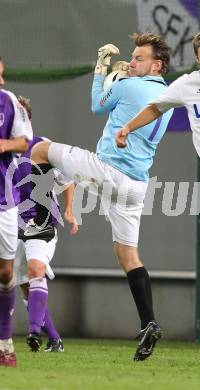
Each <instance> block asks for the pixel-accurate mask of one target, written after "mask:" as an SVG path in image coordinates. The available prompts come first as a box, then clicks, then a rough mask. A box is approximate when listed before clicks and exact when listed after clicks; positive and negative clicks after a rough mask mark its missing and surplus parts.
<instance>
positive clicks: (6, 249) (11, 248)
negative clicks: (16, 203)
mask: <svg viewBox="0 0 200 390" xmlns="http://www.w3.org/2000/svg"><path fill="white" fill-rule="evenodd" d="M17 219H18V209H17V207H13V208H12V209H9V210H6V211H0V258H1V259H3V260H14V258H15V252H16V249H17V235H18V220H17Z"/></svg>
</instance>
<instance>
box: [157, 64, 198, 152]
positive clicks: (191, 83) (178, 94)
mask: <svg viewBox="0 0 200 390" xmlns="http://www.w3.org/2000/svg"><path fill="white" fill-rule="evenodd" d="M151 103H153V104H156V106H157V107H158V109H159V111H161V112H166V111H167V110H169V109H170V108H172V107H181V106H184V107H185V108H186V109H187V113H188V117H189V121H190V126H191V130H192V132H193V144H194V147H195V149H196V151H197V153H198V155H199V156H200V71H194V72H192V73H190V74H184V75H183V76H181V77H179V78H178V79H177V80H175V81H174V82H173V83H172V84H171V85H170V86H169V87H168V88H167V89H166V90H165V91H164V92H163V93H162V95H160V96H159V97H158V98H156V99H154V100H152V102H151Z"/></svg>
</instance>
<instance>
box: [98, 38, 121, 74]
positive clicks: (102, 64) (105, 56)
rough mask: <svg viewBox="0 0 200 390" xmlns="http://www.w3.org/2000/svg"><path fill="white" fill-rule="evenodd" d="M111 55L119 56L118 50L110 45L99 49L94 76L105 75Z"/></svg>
mask: <svg viewBox="0 0 200 390" xmlns="http://www.w3.org/2000/svg"><path fill="white" fill-rule="evenodd" d="M113 55H119V49H118V47H116V46H115V45H113V44H112V43H108V44H107V45H104V46H102V47H100V48H99V50H98V60H97V65H96V67H95V73H96V74H103V75H105V76H106V75H107V68H108V66H109V65H110V60H111V57H112V56H113Z"/></svg>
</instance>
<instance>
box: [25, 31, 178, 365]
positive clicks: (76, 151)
mask: <svg viewBox="0 0 200 390" xmlns="http://www.w3.org/2000/svg"><path fill="white" fill-rule="evenodd" d="M134 40H135V43H136V48H135V50H134V51H133V53H132V60H131V62H130V76H131V77H130V78H128V79H126V78H125V79H123V80H120V81H118V82H115V83H113V84H112V85H111V88H109V89H108V90H106V91H104V90H103V86H104V81H105V78H106V74H107V67H108V66H109V64H110V59H111V55H112V54H118V53H119V50H118V49H117V48H116V47H115V46H114V45H112V44H108V45H105V46H103V47H102V48H100V49H99V58H98V62H97V66H96V68H95V75H94V81H93V86H92V110H93V112H95V113H99V114H103V113H109V118H108V121H107V122H106V125H105V128H104V131H103V135H102V137H101V139H100V140H99V142H98V145H97V152H96V154H94V153H90V152H89V151H87V150H82V149H80V148H77V147H72V146H69V145H62V144H56V143H52V144H49V143H43V144H42V143H41V144H40V145H38V146H35V147H34V148H33V151H32V158H33V160H34V161H35V162H37V163H47V162H48V161H49V163H50V164H51V165H52V166H53V167H56V168H58V169H59V170H60V171H61V172H62V173H63V174H64V175H66V176H67V177H69V178H71V179H72V180H74V181H80V182H82V181H84V182H85V183H87V184H88V187H89V191H95V192H97V191H98V190H99V194H101V200H102V206H103V207H104V210H105V213H106V215H107V218H108V220H109V221H110V223H111V227H112V236H113V242H114V251H115V253H116V255H117V258H118V261H119V263H120V265H121V267H122V268H123V270H124V271H125V273H126V275H127V279H128V283H129V287H130V290H131V293H132V295H133V298H134V300H135V303H136V306H137V309H138V313H139V316H140V319H141V332H140V335H139V338H140V342H139V345H138V348H137V351H136V353H135V356H134V359H135V360H145V359H146V358H147V357H148V356H150V355H151V354H152V351H153V348H154V346H155V343H156V341H157V340H158V339H159V338H160V337H161V336H162V329H161V328H160V326H159V325H158V324H157V323H156V321H155V317H154V312H153V304H152V293H151V283H150V279H149V275H148V272H147V270H146V269H145V267H144V265H143V263H142V262H141V260H140V258H139V254H138V250H137V245H138V236H139V226H140V217H141V213H142V209H143V201H144V197H145V193H146V189H147V185H148V179H149V174H148V171H149V168H150V166H151V165H152V163H153V157H154V154H155V150H156V147H157V145H158V143H159V141H160V139H161V138H162V136H163V134H164V132H165V130H166V127H167V124H168V121H169V119H170V117H171V114H172V112H170V114H169V115H166V114H165V115H164V116H163V118H162V121H159V122H156V123H154V124H152V125H151V126H149V127H146V128H143V129H142V130H141V132H139V133H138V134H135V135H134V136H133V137H131V139H130V142H129V147H128V148H126V149H123V150H122V149H119V148H117V146H116V143H115V135H116V132H117V130H118V129H119V128H120V127H121V126H122V124H123V123H124V122H126V121H127V120H128V119H129V118H130V117H132V116H133V113H134V112H135V113H137V112H138V111H140V110H141V109H142V108H143V107H144V106H145V105H146V104H147V103H148V102H149V101H150V100H152V99H154V98H156V97H157V96H159V95H160V93H161V91H163V90H165V89H166V84H165V82H164V80H163V78H162V76H161V75H162V74H164V73H165V72H166V71H167V68H168V64H169V47H168V46H167V45H166V43H165V42H164V41H163V40H162V39H161V38H160V37H158V36H155V35H154V34H150V33H146V34H141V35H139V34H136V35H135V36H134Z"/></svg>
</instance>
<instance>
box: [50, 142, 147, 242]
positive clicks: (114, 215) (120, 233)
mask: <svg viewBox="0 0 200 390" xmlns="http://www.w3.org/2000/svg"><path fill="white" fill-rule="evenodd" d="M48 159H49V162H50V164H51V165H52V166H53V167H55V168H58V169H59V170H60V171H61V172H62V173H63V174H64V175H65V176H67V177H69V178H70V179H72V180H73V181H75V182H79V183H81V184H82V183H84V187H85V188H86V189H87V190H88V191H89V192H92V193H95V194H97V192H98V194H99V195H101V202H102V207H103V208H104V209H105V214H106V216H107V218H108V220H109V221H110V223H111V227H112V236H113V241H116V242H119V243H120V244H124V245H129V246H134V247H137V244H138V238H139V227H140V217H141V213H142V209H143V206H144V204H143V202H144V198H145V194H146V190H147V186H148V183H146V182H142V181H137V180H133V179H131V178H130V177H128V176H127V175H125V174H124V173H122V172H120V171H119V170H117V169H115V168H113V167H112V166H110V165H108V164H106V163H104V162H103V161H101V160H99V158H98V157H97V155H96V154H94V153H91V152H89V151H88V150H83V149H80V148H78V147H73V146H69V145H63V144H57V143H51V145H50V147H49V153H48ZM111 193H112V196H111ZM102 194H103V195H102ZM108 205H109V207H108Z"/></svg>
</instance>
